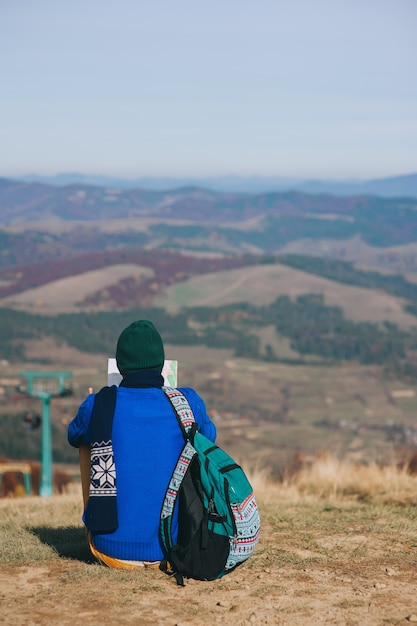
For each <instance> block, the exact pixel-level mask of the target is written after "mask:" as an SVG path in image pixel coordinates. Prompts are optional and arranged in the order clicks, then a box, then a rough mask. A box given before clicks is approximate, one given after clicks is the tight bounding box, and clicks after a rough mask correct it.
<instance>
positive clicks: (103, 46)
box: [0, 0, 417, 179]
mask: <svg viewBox="0 0 417 626" xmlns="http://www.w3.org/2000/svg"><path fill="white" fill-rule="evenodd" d="M416 32H417V2H416V1H415V0H314V1H313V0H291V1H289V0H253V1H252V0H251V1H249V0H205V1H203V0H152V1H151V0H146V1H145V0H113V1H109V0H82V1H81V0H71V2H62V1H59V0H36V2H34V1H33V0H13V1H12V0H3V1H2V2H1V4H0V77H1V78H0V89H1V98H0V113H1V114H0V176H8V175H19V174H24V173H30V172H31V173H38V174H55V173H60V172H75V171H76V172H84V173H101V174H108V175H117V176H124V177H139V176H196V177H199V176H215V175H240V176H246V175H260V176H262V175H264V176H284V177H302V178H305V177H308V178H335V179H340V178H351V177H356V178H373V177H383V176H389V175H397V174H406V173H412V172H416V171H417V71H416V64H417V63H416V62H417V37H416V35H415V33H416Z"/></svg>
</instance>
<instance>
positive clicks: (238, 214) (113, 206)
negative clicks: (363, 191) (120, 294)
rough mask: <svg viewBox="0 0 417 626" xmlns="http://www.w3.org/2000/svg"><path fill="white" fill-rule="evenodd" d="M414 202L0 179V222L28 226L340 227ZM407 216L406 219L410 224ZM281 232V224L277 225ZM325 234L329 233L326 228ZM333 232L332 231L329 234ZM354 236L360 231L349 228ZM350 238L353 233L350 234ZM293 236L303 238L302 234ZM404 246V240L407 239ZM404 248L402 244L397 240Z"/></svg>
mask: <svg viewBox="0 0 417 626" xmlns="http://www.w3.org/2000/svg"><path fill="white" fill-rule="evenodd" d="M416 209H417V201H416V199H412V198H393V199H388V198H378V197H375V196H367V195H363V196H361V195H358V196H349V197H337V196H331V195H328V194H307V193H301V192H297V191H288V192H283V191H281V192H270V193H258V194H244V193H226V192H220V191H211V190H208V189H201V188H197V187H183V188H181V189H174V190H171V191H149V190H145V189H113V188H112V189H111V188H107V187H99V186H92V185H81V184H73V185H66V186H64V187H59V186H53V185H45V184H43V183H24V182H19V181H14V180H10V179H6V178H0V223H3V224H6V223H9V224H10V223H13V222H32V221H43V220H48V219H57V218H58V219H61V220H66V221H74V220H78V221H92V220H104V219H120V218H129V217H136V218H138V217H141V218H144V217H147V218H158V219H168V220H172V219H174V220H179V219H180V220H189V221H191V222H200V223H201V222H205V223H209V222H215V223H226V222H229V223H230V222H237V223H241V222H242V221H243V220H248V219H253V218H259V217H262V218H264V217H265V216H271V217H273V218H280V219H287V220H288V219H292V218H295V217H296V218H297V220H300V219H302V220H310V222H311V220H312V219H313V220H315V222H316V224H315V226H313V224H311V228H312V229H313V230H314V229H317V226H318V225H317V218H325V219H327V220H329V219H332V220H333V221H334V219H335V218H338V219H341V220H343V221H344V222H345V226H346V224H347V223H348V222H349V223H350V222H356V223H357V224H359V221H360V220H362V221H363V220H364V219H365V220H367V219H369V218H370V217H371V218H372V220H373V223H374V222H375V219H377V220H381V219H385V218H386V217H387V215H389V216H390V217H389V219H390V220H394V221H398V215H397V213H398V214H399V213H400V214H401V215H400V217H401V216H404V215H405V213H404V212H409V211H412V212H413V213H415V215H417V212H416ZM412 216H413V214H410V215H407V219H408V221H410V219H411V217H412ZM281 226H283V227H284V229H285V230H287V229H288V227H287V225H286V224H282V225H281ZM327 229H328V230H329V229H330V230H332V229H331V228H330V224H328V226H327ZM333 230H334V229H333ZM351 230H353V231H360V228H353V229H351ZM353 234H354V233H353ZM299 236H303V237H305V236H308V234H306V233H303V234H299ZM338 236H339V237H340V236H343V235H342V234H340V235H338ZM408 241H410V239H408ZM401 243H404V241H401Z"/></svg>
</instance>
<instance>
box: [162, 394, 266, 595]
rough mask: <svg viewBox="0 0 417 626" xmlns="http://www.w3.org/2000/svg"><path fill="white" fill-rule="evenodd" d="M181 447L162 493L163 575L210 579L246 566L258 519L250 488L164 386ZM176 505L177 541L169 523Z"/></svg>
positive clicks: (179, 398) (179, 397) (180, 399)
mask: <svg viewBox="0 0 417 626" xmlns="http://www.w3.org/2000/svg"><path fill="white" fill-rule="evenodd" d="M163 390H164V392H165V394H166V395H167V397H168V399H169V401H170V402H171V405H172V407H173V408H174V411H175V414H176V416H177V419H178V422H179V425H180V427H181V430H182V432H183V435H184V439H185V444H184V447H183V449H182V451H181V454H180V456H179V458H178V462H177V465H176V467H175V469H174V472H173V474H172V477H171V480H170V481H169V485H168V488H167V491H166V494H165V498H164V502H163V506H162V511H161V522H160V535H161V540H162V545H163V548H164V552H165V557H166V560H165V561H164V563H165V565H166V567H165V570H166V571H167V573H169V574H172V575H175V577H176V579H177V582H178V584H180V585H183V584H184V581H183V578H184V577H185V578H195V579H198V580H214V579H216V578H221V577H222V576H224V575H225V574H228V573H229V572H231V571H233V570H234V569H235V568H236V567H237V566H238V565H239V564H241V563H243V562H244V561H246V560H247V559H248V558H249V557H250V556H251V555H252V554H253V551H254V550H255V547H256V545H257V543H258V541H259V533H260V517H259V511H258V507H257V504H256V500H255V496H254V493H253V489H252V487H251V485H250V483H249V481H248V479H247V477H246V475H245V473H244V471H243V469H242V468H241V467H240V465H238V464H237V463H235V461H234V460H233V459H232V458H231V457H230V456H229V455H228V454H227V453H226V452H225V451H224V450H222V449H221V448H219V447H218V446H216V445H215V444H213V442H212V441H210V440H209V439H207V437H205V436H204V435H203V434H201V433H199V432H198V430H197V423H196V421H195V419H194V415H193V412H192V410H191V407H190V405H189V403H188V401H187V399H186V398H185V397H184V395H183V394H182V393H181V392H180V391H178V389H174V388H172V387H163ZM178 496H179V501H178V507H179V510H178V539H177V543H176V544H175V545H173V540H172V519H173V514H174V507H175V503H176V501H177V497H178Z"/></svg>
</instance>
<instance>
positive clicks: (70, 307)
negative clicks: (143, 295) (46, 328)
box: [0, 263, 153, 315]
mask: <svg viewBox="0 0 417 626" xmlns="http://www.w3.org/2000/svg"><path fill="white" fill-rule="evenodd" d="M152 274H153V270H152V269H151V268H150V267H143V266H140V265H134V264H133V263H130V264H124V265H112V266H110V267H105V268H102V269H99V270H93V271H90V272H84V273H83V274H78V275H77V276H68V277H67V278H62V279H60V280H54V281H52V282H50V283H48V284H46V285H42V286H41V287H36V288H35V289H28V290H26V291H24V292H23V293H19V294H15V295H13V296H10V297H8V298H2V299H0V306H2V307H12V308H17V309H23V310H27V311H31V312H33V313H39V314H42V313H43V314H47V315H56V314H57V313H70V312H77V311H80V310H83V299H84V298H85V297H87V296H89V295H90V294H91V292H92V291H96V290H99V289H100V290H101V289H105V288H106V287H108V286H110V285H113V284H114V283H117V282H119V281H120V280H122V279H123V278H127V277H129V276H133V277H134V278H135V280H136V281H140V280H143V279H144V278H148V277H149V276H152Z"/></svg>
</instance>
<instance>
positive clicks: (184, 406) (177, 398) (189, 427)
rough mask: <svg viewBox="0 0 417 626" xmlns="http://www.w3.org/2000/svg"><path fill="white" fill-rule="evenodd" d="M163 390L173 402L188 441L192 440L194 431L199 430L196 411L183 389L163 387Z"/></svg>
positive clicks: (172, 404)
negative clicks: (182, 391) (195, 416)
mask: <svg viewBox="0 0 417 626" xmlns="http://www.w3.org/2000/svg"><path fill="white" fill-rule="evenodd" d="M162 391H163V392H164V393H165V395H166V397H167V398H168V400H169V401H170V403H171V406H172V408H173V409H174V413H175V415H176V416H177V420H178V423H179V425H180V428H181V430H182V434H183V435H184V439H185V440H186V441H189V440H190V439H191V440H192V438H193V436H194V433H195V432H196V431H197V422H196V421H195V418H194V413H193V411H192V409H191V407H190V403H189V402H188V400H187V398H186V397H185V396H184V394H183V393H181V391H179V390H178V389H175V388H174V387H166V386H164V387H162Z"/></svg>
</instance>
